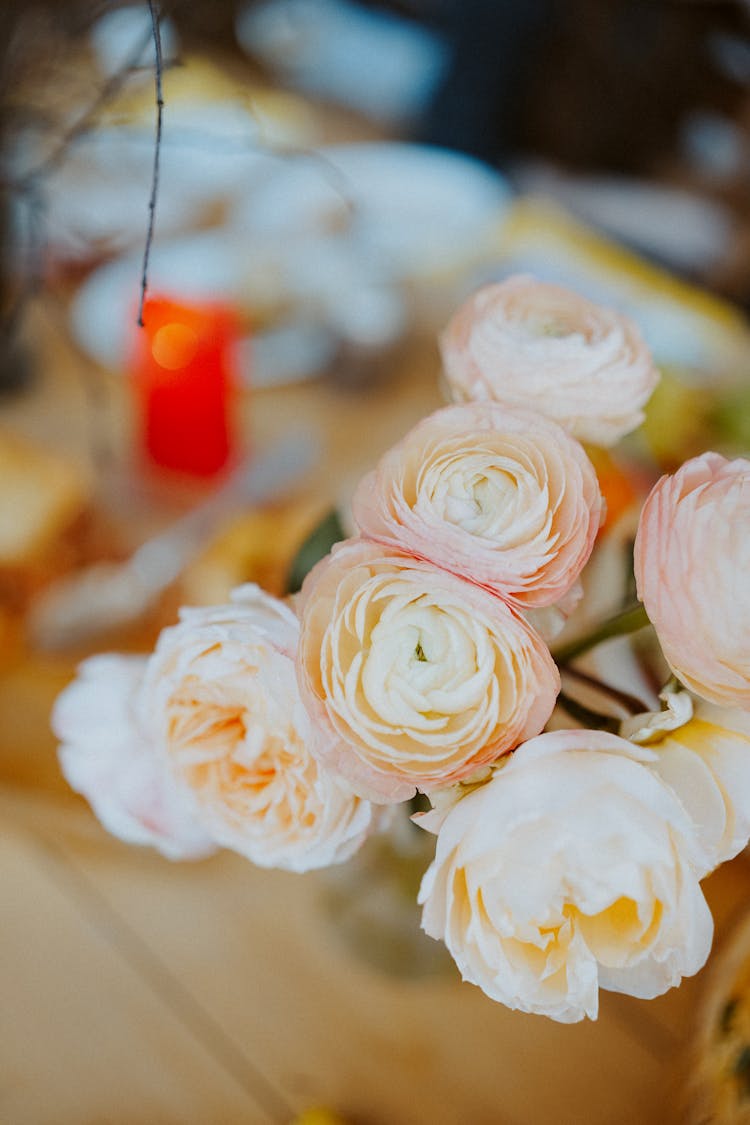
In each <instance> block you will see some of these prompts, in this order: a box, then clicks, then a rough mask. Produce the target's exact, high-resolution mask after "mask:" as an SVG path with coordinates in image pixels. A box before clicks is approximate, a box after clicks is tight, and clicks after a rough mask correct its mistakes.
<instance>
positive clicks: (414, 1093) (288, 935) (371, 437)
mask: <svg viewBox="0 0 750 1125" xmlns="http://www.w3.org/2000/svg"><path fill="white" fill-rule="evenodd" d="M40 323H42V322H41V321H40ZM43 323H44V330H43V331H40V333H39V334H38V339H39V340H40V341H41V347H40V352H39V357H40V367H39V380H38V383H37V385H36V387H35V389H34V391H33V393H31V394H29V395H28V396H24V397H22V398H19V399H18V400H16V401H15V402H11V403H9V404H8V405H6V406H4V407H3V408H2V414H1V415H0V419H1V420H2V421H3V422H4V423H5V424H7V425H9V426H11V427H13V428H15V429H17V430H19V431H21V432H25V433H27V434H29V435H32V436H35V437H36V438H38V439H40V440H41V441H43V442H45V443H48V444H50V445H53V446H56V447H59V448H63V449H67V450H68V451H69V452H72V453H75V454H76V455H77V456H82V452H81V451H85V450H86V448H87V444H86V434H87V426H88V420H87V417H86V409H87V408H86V401H87V399H86V394H85V383H84V382H82V379H81V372H80V370H79V365H80V363H81V360H80V357H77V356H76V355H75V354H74V353H73V352H72V351H71V350H70V349H69V347H68V346H67V344H66V343H65V340H64V338H63V336H62V335H61V334H60V333H59V332H58V331H57V329H55V327H54V326H53V325H51V324H50V323H48V322H47V321H44V322H43ZM436 368H437V361H436V355H435V353H434V350H433V349H431V348H429V347H428V348H425V347H424V345H420V346H419V347H416V348H414V349H411V350H407V352H406V353H405V354H404V356H402V358H401V360H400V361H399V363H398V364H397V366H396V368H395V369H394V370H393V372H392V373H391V376H390V379H389V380H388V381H386V382H384V383H383V384H381V385H379V386H377V387H374V388H372V389H371V390H368V391H367V392H366V393H365V392H362V393H359V394H355V393H353V392H351V391H348V392H345V391H342V390H337V389H336V388H334V387H332V386H329V385H326V384H320V383H317V384H310V385H306V386H299V387H296V388H288V389H286V390H283V391H277V392H273V393H271V392H265V393H262V394H260V393H259V394H257V395H255V396H254V397H253V398H252V399H251V400H250V401H249V402H248V403H246V404H245V407H244V421H245V425H246V426H247V427H249V426H250V424H252V429H253V431H254V433H255V435H256V440H257V441H258V442H262V441H267V440H271V439H272V438H273V436H274V435H275V434H277V433H279V432H280V431H281V430H282V429H283V427H284V426H285V425H287V424H288V422H289V420H290V419H291V418H299V417H306V418H309V419H310V420H311V421H314V422H315V424H316V425H318V426H319V427H320V429H321V432H322V434H323V436H324V441H325V444H326V456H325V458H324V462H323V463H321V466H320V467H319V469H317V470H316V472H315V473H314V474H313V475H312V477H311V479H310V480H309V481H308V483H307V488H308V490H309V493H310V496H311V497H314V499H315V500H316V502H320V501H321V500H325V499H328V498H333V497H336V496H338V495H339V494H340V490H341V489H342V488H343V487H344V483H345V481H346V480H347V479H352V480H353V479H354V478H356V476H357V475H358V474H359V473H360V472H361V471H362V470H363V469H365V468H367V467H368V465H370V464H372V462H373V460H374V458H375V456H376V455H377V453H378V452H380V451H382V450H383V449H384V448H385V447H386V446H387V445H388V444H389V442H391V441H392V440H394V439H395V438H396V437H398V436H399V434H400V433H402V432H403V430H404V429H405V428H406V427H407V426H408V425H409V424H410V423H411V422H413V421H415V420H416V419H417V418H418V417H420V416H421V415H422V414H423V413H425V412H426V411H427V410H429V409H430V408H431V407H432V406H433V405H435V404H436V403H437V401H438V395H437V389H436V381H435V375H436ZM102 378H104V376H102ZM107 388H108V405H107V416H108V417H109V418H110V422H111V425H112V426H113V434H114V448H115V454H116V456H119V457H121V456H123V451H124V450H126V449H127V445H128V436H127V435H128V425H129V423H128V422H127V410H126V409H125V407H126V405H127V404H126V391H125V389H124V386H123V383H122V380H120V381H119V382H118V381H117V380H116V379H115V377H111V376H110V377H107ZM61 416H62V417H65V418H66V424H65V426H61V425H60V417H61ZM123 419H125V420H124V421H123ZM0 486H1V485H0ZM72 668H73V659H72V657H71V656H70V655H69V656H67V657H66V656H62V657H57V658H49V657H48V658H40V657H34V656H32V655H30V654H27V653H24V654H21V656H19V658H18V660H17V661H16V662H15V663H14V664H13V666H12V667H11V668H9V669H6V671H5V673H4V675H3V677H2V678H1V679H0V817H2V822H3V825H4V830H3V832H2V834H0V888H1V890H2V923H0V933H1V934H2V937H1V938H0V995H1V996H2V1002H1V1003H0V1122H2V1123H3V1125H95V1123H96V1125H104V1123H107V1125H178V1123H179V1125H183V1123H185V1125H192V1123H195V1125H225V1123H233V1122H237V1123H246V1122H247V1123H256V1122H257V1123H258V1125H263V1123H267V1122H279V1123H284V1122H288V1121H291V1120H292V1119H293V1118H294V1116H295V1115H296V1114H298V1113H300V1112H302V1111H303V1110H304V1109H306V1108H309V1107H311V1106H316V1105H323V1106H328V1107H329V1108H331V1109H335V1110H337V1111H338V1112H339V1113H340V1114H341V1115H342V1116H343V1117H344V1118H345V1119H346V1120H351V1121H353V1122H360V1123H363V1125H367V1123H369V1125H401V1123H403V1125H414V1123H420V1122H429V1123H430V1125H443V1123H444V1125H459V1123H460V1125H464V1123H470V1125H482V1123H488V1125H489V1123H493V1125H547V1123H549V1125H553V1123H554V1125H581V1123H586V1125H588V1123H601V1125H625V1123H626V1122H627V1123H628V1125H632V1123H633V1122H637V1123H642V1125H650V1123H652V1122H653V1123H657V1122H659V1123H662V1122H667V1121H670V1120H678V1119H679V1118H678V1116H677V1114H676V1110H675V1106H676V1104H677V1094H676V1091H677V1090H678V1089H679V1086H680V1082H681V1068H682V1067H683V1066H684V1044H685V1042H686V1039H687V1037H688V1036H689V1033H690V1026H691V1021H692V1019H693V1018H694V1014H695V1010H696V1006H697V1005H698V1003H699V999H700V995H701V990H702V988H703V987H704V976H699V977H698V978H696V979H693V980H691V981H687V982H685V984H684V985H683V986H682V987H681V988H680V989H678V990H674V991H673V992H671V993H669V994H668V995H667V996H665V997H663V998H661V999H659V1000H656V1001H652V1002H649V1003H647V1002H642V1001H636V1000H632V999H630V998H627V997H621V996H616V995H611V994H606V993H604V994H602V1006H601V1015H600V1018H599V1020H598V1022H596V1023H590V1022H586V1023H584V1024H579V1025H575V1026H560V1025H557V1024H554V1023H553V1022H551V1021H548V1020H546V1019H543V1018H538V1017H531V1016H526V1015H521V1014H518V1013H513V1012H510V1011H507V1010H506V1009H505V1008H503V1007H501V1006H500V1005H497V1004H494V1003H492V1002H491V1001H490V1000H488V999H486V998H485V997H484V996H483V995H482V994H481V993H480V992H479V991H478V990H477V989H475V988H473V987H471V986H470V985H466V984H462V983H461V982H460V981H459V980H458V979H457V977H456V976H454V975H453V974H449V975H442V974H438V975H435V976H424V977H420V978H414V979H410V978H406V979H405V978H403V977H396V976H392V975H388V974H386V973H383V972H381V971H378V970H376V969H375V968H373V967H372V965H370V964H369V963H368V962H367V961H365V960H364V959H362V958H361V957H360V956H359V955H358V953H357V952H356V950H354V949H353V948H351V947H350V946H349V945H348V944H347V943H346V942H345V941H344V940H343V937H342V934H341V932H340V929H339V927H338V926H337V924H336V918H335V917H334V916H333V915H332V913H331V910H330V909H329V908H328V906H327V905H326V904H327V903H328V902H329V901H330V894H329V892H330V876H325V875H323V874H321V875H308V876H294V875H289V874H285V873H279V872H267V871H262V870H259V869H255V868H253V867H252V866H251V865H250V864H249V863H247V862H245V861H243V860H241V859H240V858H238V857H236V856H233V855H231V854H229V853H225V854H222V855H220V856H217V857H216V858H213V859H210V860H206V861H204V862H201V863H196V864H186V865H173V864H170V863H168V862H167V861H166V860H163V859H161V858H160V857H159V856H158V855H155V854H152V853H150V852H148V851H144V850H140V849H135V848H128V847H126V846H124V845H121V844H119V843H118V842H117V841H114V840H111V839H110V838H109V837H107V836H106V834H105V833H104V832H103V831H102V830H101V829H100V828H99V827H98V826H97V824H96V823H95V821H94V819H93V817H92V816H91V814H90V813H89V811H88V809H87V808H86V806H85V805H83V803H80V802H78V801H77V800H73V799H72V798H71V797H70V796H69V795H68V794H66V792H65V787H64V783H62V782H61V780H60V778H59V774H58V772H57V767H56V762H55V758H54V742H53V739H52V736H51V734H50V733H49V730H48V712H49V706H50V703H51V700H52V698H53V697H54V694H55V692H56V691H57V690H59V688H60V687H61V686H62V685H63V684H64V683H65V681H66V679H67V678H68V677H69V676H70V675H71V673H72ZM706 888H707V894H708V898H709V902H710V905H711V907H712V909H713V911H714V915H715V918H716V922H717V933H718V936H719V938H721V936H722V935H723V934H724V933H726V931H727V929H728V926H729V924H730V922H731V919H732V918H733V917H734V916H735V915H736V914H737V913H738V911H740V910H741V909H742V908H743V906H744V905H745V904H746V903H747V902H748V899H749V897H750V863H748V861H747V860H746V859H745V858H743V857H740V858H738V859H737V860H735V861H733V862H732V863H730V864H727V865H725V866H724V867H723V868H721V869H720V870H719V871H718V872H717V873H715V874H714V875H713V876H712V877H711V878H710V879H709V880H708V881H707V884H706ZM367 889H368V888H367V887H366V886H362V887H361V888H360V893H362V894H366V893H367ZM416 912H417V908H416V905H415V906H414V913H415V915H416Z"/></svg>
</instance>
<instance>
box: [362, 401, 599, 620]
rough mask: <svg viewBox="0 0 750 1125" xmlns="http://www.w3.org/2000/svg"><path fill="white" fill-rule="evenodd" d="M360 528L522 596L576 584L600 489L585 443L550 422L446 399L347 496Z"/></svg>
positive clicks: (509, 595)
mask: <svg viewBox="0 0 750 1125" xmlns="http://www.w3.org/2000/svg"><path fill="white" fill-rule="evenodd" d="M353 511H354V520H355V522H356V524H357V526H358V527H359V529H360V531H361V532H362V533H363V534H364V535H366V536H368V537H369V538H372V539H376V540H378V541H379V542H381V543H384V544H386V545H387V546H390V547H395V548H396V549H397V550H401V551H405V552H407V553H410V554H414V555H417V556H419V557H420V558H424V559H427V560H429V561H431V562H434V563H436V564H437V565H438V566H441V567H443V568H444V569H446V570H451V571H453V572H454V573H456V574H460V575H462V576H463V577H465V578H469V579H470V580H472V581H474V582H478V583H480V584H481V585H483V586H486V587H487V588H488V589H490V590H492V591H493V592H494V593H496V594H498V595H499V596H500V597H502V598H504V599H505V600H506V601H509V602H511V603H513V604H515V605H517V606H520V607H524V608H527V607H532V606H550V605H552V604H553V603H555V602H557V601H559V600H560V599H561V598H563V597H564V596H565V595H566V594H567V593H568V592H569V591H570V590H571V588H572V587H573V585H574V583H575V582H576V579H577V578H578V575H579V574H580V572H581V570H582V569H583V567H584V565H585V564H586V561H587V560H588V557H589V555H590V554H591V550H592V548H593V545H594V540H595V538H596V533H597V531H598V528H599V523H600V519H601V511H602V498H601V494H600V492H599V485H598V482H597V478H596V473H595V471H594V467H593V465H592V464H591V462H590V461H589V459H588V457H587V456H586V454H585V452H584V450H583V447H582V446H581V445H580V443H579V442H577V441H576V440H575V439H574V438H572V437H570V436H569V434H567V433H566V432H565V431H564V430H563V429H562V428H561V427H560V426H558V425H557V423H555V422H550V421H548V420H547V419H545V418H541V417H539V416H537V415H534V414H531V413H529V412H528V411H524V410H520V409H510V408H507V407H505V406H502V405H500V404H498V403H467V404H466V405H463V406H448V407H445V408H444V409H443V410H438V411H437V412H436V413H435V414H431V415H430V416H429V417H427V418H425V419H423V421H421V422H420V423H419V424H418V425H417V426H415V427H414V429H413V430H411V431H410V433H408V434H407V435H406V437H405V438H403V439H402V441H400V442H399V443H398V445H396V446H394V448H393V449H391V450H389V452H388V453H386V454H385V456H384V457H383V458H381V460H380V463H379V464H378V466H377V468H376V469H375V471H374V472H372V473H369V474H368V475H367V476H366V477H364V479H363V480H362V481H361V483H360V485H359V488H358V489H357V492H356V493H355V496H354V502H353Z"/></svg>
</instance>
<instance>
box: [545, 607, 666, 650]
mask: <svg viewBox="0 0 750 1125" xmlns="http://www.w3.org/2000/svg"><path fill="white" fill-rule="evenodd" d="M649 624H650V622H649V619H648V615H647V614H646V610H645V609H644V608H643V606H642V605H641V604H640V602H639V603H638V604H637V605H633V606H629V608H628V609H624V610H622V612H621V613H618V614H615V616H614V617H610V619H609V621H605V622H604V623H603V624H601V625H599V626H597V628H596V629H594V630H593V631H592V632H591V633H588V634H587V635H586V636H585V637H579V638H578V639H577V640H575V641H570V643H569V644H567V645H563V646H562V647H561V648H559V649H557V651H554V652H553V653H552V655H553V656H554V658H555V660H556V661H557V663H558V664H567V663H568V661H569V660H573V659H574V658H575V657H576V656H581V655H582V654H583V653H584V652H588V651H589V649H592V648H596V646H597V645H600V644H602V642H603V641H608V640H609V639H610V637H623V636H625V635H626V634H627V633H635V632H637V631H638V630H639V629H644V628H645V627H646V626H647V625H649Z"/></svg>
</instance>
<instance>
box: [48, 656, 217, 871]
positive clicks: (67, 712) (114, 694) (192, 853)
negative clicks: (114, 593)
mask: <svg viewBox="0 0 750 1125" xmlns="http://www.w3.org/2000/svg"><path fill="white" fill-rule="evenodd" d="M145 667H146V659H145V657H139V656H118V655H115V654H112V655H106V656H93V657H91V658H90V659H89V660H86V661H84V663H83V664H81V666H80V668H79V669H78V676H77V678H76V679H75V680H74V681H73V682H72V683H71V684H69V685H68V687H67V688H66V689H65V690H64V691H63V692H62V694H61V695H60V696H59V697H58V699H57V702H56V703H55V707H54V710H53V713H52V726H53V729H54V731H55V733H56V734H57V736H58V738H59V739H60V740H61V746H60V751H59V755H60V764H61V766H62V771H63V773H64V775H65V777H66V778H67V781H68V783H69V784H70V786H71V787H72V788H73V789H75V791H76V792H77V793H81V794H82V795H83V796H84V797H85V798H86V799H87V801H88V802H89V804H90V805H91V807H92V808H93V810H94V812H95V813H96V815H97V816H98V818H99V820H100V821H101V822H102V824H103V825H104V827H105V828H106V829H107V831H108V832H111V833H112V834H113V835H114V836H117V837H119V838H120V839H121V840H125V841H126V843H129V844H150V845H152V846H153V847H155V848H158V850H159V851H160V852H161V853H162V854H163V855H165V856H166V857H167V858H168V859H195V858H197V857H199V856H204V855H207V854H209V853H210V852H211V851H213V850H215V846H214V844H213V842H212V840H211V838H210V836H209V835H208V834H207V833H206V831H205V830H204V829H203V828H202V827H201V826H200V825H199V824H198V822H197V821H196V819H195V817H194V815H193V811H192V807H191V804H190V802H189V801H186V800H185V798H184V796H183V794H182V793H181V791H180V790H179V789H178V788H177V787H176V786H175V785H174V782H173V781H172V778H171V777H170V775H169V773H168V771H167V770H166V769H165V767H164V763H163V761H162V759H161V756H160V755H159V754H158V753H157V750H156V747H155V745H154V739H153V735H152V732H151V731H150V729H149V726H148V723H147V722H146V721H144V717H143V716H142V715H139V714H138V709H137V706H136V701H137V698H138V692H139V690H140V688H141V684H142V681H143V674H144V670H145Z"/></svg>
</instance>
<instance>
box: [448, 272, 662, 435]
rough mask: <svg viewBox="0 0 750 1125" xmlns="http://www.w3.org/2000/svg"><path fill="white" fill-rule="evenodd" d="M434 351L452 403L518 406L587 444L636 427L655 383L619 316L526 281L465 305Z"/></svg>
mask: <svg viewBox="0 0 750 1125" xmlns="http://www.w3.org/2000/svg"><path fill="white" fill-rule="evenodd" d="M440 347H441V352H442V356H443V365H444V369H445V376H446V379H447V382H448V386H449V388H450V391H451V394H452V396H453V398H454V400H456V401H465V400H479V401H488V400H490V401H493V400H494V401H496V402H502V403H505V404H506V405H508V406H521V407H527V408H529V409H532V410H534V411H535V412H537V413H539V414H541V415H544V416H545V417H547V418H553V419H554V420H555V421H557V422H559V423H560V424H561V425H562V426H564V427H565V428H566V429H567V430H569V431H570V433H572V434H573V435H574V436H575V437H577V438H580V439H581V440H582V441H590V442H593V443H594V444H597V445H604V446H606V445H613V444H614V443H615V442H616V441H618V440H619V439H620V438H621V437H623V436H624V435H625V434H627V433H630V431H631V430H634V429H635V428H636V427H637V426H639V425H640V424H641V422H642V421H643V417H644V415H643V408H644V406H645V405H646V403H647V402H648V399H649V397H650V396H651V393H652V391H653V390H654V387H655V386H656V383H657V382H658V373H657V371H656V369H655V367H654V364H653V361H652V359H651V355H650V353H649V351H648V348H647V347H646V345H645V343H644V341H643V339H642V337H641V334H640V332H639V330H638V328H637V327H636V325H635V324H634V323H633V322H632V321H631V320H630V319H629V318H628V317H626V316H623V315H621V314H620V313H616V312H614V311H613V310H611V309H607V308H603V307H601V306H599V305H595V304H593V303H592V302H591V301H588V300H586V299H585V298H584V297H581V296H579V295H578V294H577V293H572V292H571V291H570V290H568V289H563V288H562V287H560V286H558V285H551V284H548V283H546V282H540V281H536V280H535V279H534V278H531V277H526V276H515V277H511V278H508V279H507V280H506V281H503V282H501V283H499V284H496V285H488V286H486V287H485V288H483V289H480V290H479V291H478V292H477V293H475V294H474V295H473V296H472V297H470V298H469V300H468V301H466V303H465V304H464V305H462V306H461V308H460V309H459V310H458V312H457V313H456V314H455V316H454V317H453V319H452V320H451V321H450V323H449V324H448V327H447V328H446V330H445V332H444V333H443V335H442V337H441V340H440Z"/></svg>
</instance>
